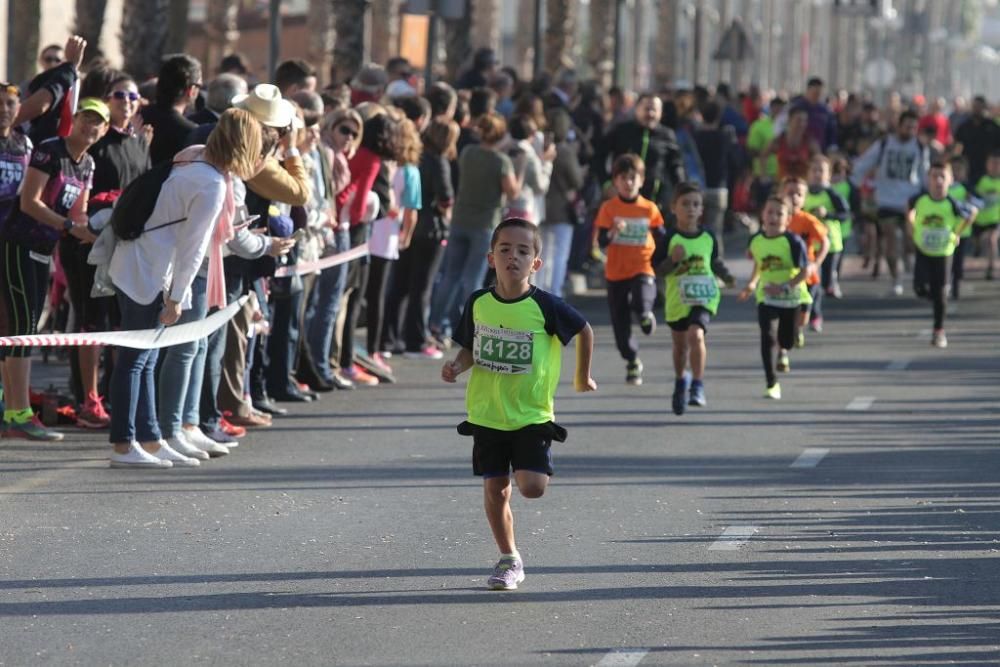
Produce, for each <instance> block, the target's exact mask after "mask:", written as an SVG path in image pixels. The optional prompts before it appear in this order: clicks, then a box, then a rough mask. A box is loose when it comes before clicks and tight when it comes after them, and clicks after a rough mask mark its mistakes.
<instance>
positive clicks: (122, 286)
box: [108, 109, 265, 468]
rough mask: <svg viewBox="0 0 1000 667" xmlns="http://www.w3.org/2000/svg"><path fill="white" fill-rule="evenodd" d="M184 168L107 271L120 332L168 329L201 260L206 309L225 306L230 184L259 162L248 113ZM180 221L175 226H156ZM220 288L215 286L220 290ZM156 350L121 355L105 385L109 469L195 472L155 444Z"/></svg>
mask: <svg viewBox="0 0 1000 667" xmlns="http://www.w3.org/2000/svg"><path fill="white" fill-rule="evenodd" d="M189 157H194V158H195V159H193V160H192V161H189V162H185V163H178V164H177V165H176V166H175V167H174V169H173V171H172V172H171V174H170V176H169V177H168V178H167V180H166V181H165V182H164V184H163V188H162V189H161V190H160V195H159V198H158V199H157V201H156V207H155V208H154V209H153V214H152V216H150V218H149V220H148V221H147V222H146V226H145V229H146V230H147V231H145V232H144V233H143V234H142V235H141V236H139V238H137V239H135V240H134V241H119V242H118V244H117V245H116V246H115V250H114V254H113V255H112V257H111V263H110V266H109V269H108V273H109V276H110V278H111V280H112V282H113V283H114V285H115V288H116V290H117V293H118V301H119V305H120V307H121V314H122V328H123V329H125V330H134V329H152V328H155V327H156V326H157V324H162V325H164V326H170V325H172V324H174V323H175V322H177V320H178V319H179V318H180V315H181V310H182V309H184V308H186V307H190V304H191V285H192V283H193V282H194V280H195V277H196V276H197V274H198V270H199V268H200V267H201V264H202V260H203V259H204V258H205V256H206V254H207V255H208V256H209V275H208V279H207V281H206V282H207V285H206V290H207V294H208V300H209V305H214V302H216V301H218V299H219V298H220V297H221V299H222V300H223V303H222V305H225V303H224V300H225V284H224V282H225V278H224V277H223V275H222V263H221V259H222V246H223V245H224V244H225V243H226V242H227V241H229V240H230V239H231V238H232V236H233V216H234V215H235V201H234V199H233V185H232V179H233V178H234V177H235V178H241V179H244V180H246V179H248V178H251V177H252V176H253V175H254V174H256V173H257V172H258V171H259V170H260V168H261V166H262V164H263V161H264V157H265V156H264V154H263V151H262V140H261V128H260V124H259V122H258V121H257V120H256V119H254V117H253V116H252V115H250V113H249V112H247V111H243V110H240V109H230V110H228V111H226V112H225V113H224V114H223V115H222V116H221V117H220V118H219V123H218V125H217V126H216V128H215V129H214V130H213V131H212V134H211V135H209V138H208V141H207V143H206V145H205V148H204V150H203V151H201V152H200V154H199V155H197V156H189ZM172 221H180V222H178V223H176V224H164V223H167V222H172ZM220 281H221V283H220ZM157 356H158V355H157V350H134V349H131V348H121V349H120V350H119V355H118V362H117V363H116V364H115V369H114V373H113V375H112V379H111V397H112V404H113V406H114V410H113V411H112V415H111V437H110V439H111V443H112V447H113V452H112V454H111V466H112V467H116V468H117V467H153V468H169V467H171V466H172V465H173V464H174V463H177V464H181V465H197V459H191V458H189V457H187V456H185V455H183V454H180V453H178V452H176V451H174V450H173V449H172V448H171V447H170V446H169V445H168V444H167V443H166V441H165V440H163V438H162V434H161V431H160V427H159V425H158V424H157V418H156V387H155V384H154V382H155V380H154V377H153V371H154V369H155V367H156V359H157Z"/></svg>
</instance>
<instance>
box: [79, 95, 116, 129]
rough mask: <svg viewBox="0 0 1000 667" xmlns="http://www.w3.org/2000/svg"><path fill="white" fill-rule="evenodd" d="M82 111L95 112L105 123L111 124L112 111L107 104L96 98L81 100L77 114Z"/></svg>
mask: <svg viewBox="0 0 1000 667" xmlns="http://www.w3.org/2000/svg"><path fill="white" fill-rule="evenodd" d="M81 111H93V112H94V113H96V114H97V115H98V116H100V117H101V118H103V119H104V122H105V123H110V122H111V110H110V109H108V105H107V104H105V103H104V102H103V101H101V100H99V99H97V98H96V97H85V98H83V99H82V100H80V103H79V104H77V105H76V112H77V113H80V112H81Z"/></svg>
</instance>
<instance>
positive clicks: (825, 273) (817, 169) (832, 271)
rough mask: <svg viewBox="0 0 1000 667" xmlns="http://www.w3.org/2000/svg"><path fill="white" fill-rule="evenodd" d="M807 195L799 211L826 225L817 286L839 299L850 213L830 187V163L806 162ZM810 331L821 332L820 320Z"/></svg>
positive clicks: (822, 158) (819, 159)
mask: <svg viewBox="0 0 1000 667" xmlns="http://www.w3.org/2000/svg"><path fill="white" fill-rule="evenodd" d="M807 181H808V182H809V191H808V192H807V193H806V201H805V204H803V206H802V208H803V209H805V211H806V212H807V213H812V214H813V215H814V216H816V217H817V218H819V219H820V221H821V222H822V223H823V224H824V225H826V231H827V238H828V239H830V251H829V252H827V254H826V257H825V258H824V259H823V263H822V265H821V266H820V285H821V286H822V289H823V292H824V293H825V294H828V295H830V296H833V297H835V298H840V296H839V295H840V294H841V291H840V270H839V267H840V258H841V256H842V255H843V252H844V227H843V225H844V221H845V220H847V221H849V220H850V218H851V211H850V209H849V207H848V205H847V202H846V201H845V200H844V198H843V197H841V196H840V194H839V193H838V192H837V191H836V190H835V189H834V188H833V185H832V184H831V183H830V159H829V158H828V157H826V156H825V155H815V156H813V158H812V160H810V162H809V173H808V177H807ZM811 324H812V328H813V331H816V332H819V331H821V330H822V328H823V318H822V317H815V318H813V320H812V322H811Z"/></svg>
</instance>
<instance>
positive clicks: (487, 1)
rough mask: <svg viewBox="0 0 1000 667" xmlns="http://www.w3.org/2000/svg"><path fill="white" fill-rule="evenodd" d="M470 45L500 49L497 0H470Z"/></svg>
mask: <svg viewBox="0 0 1000 667" xmlns="http://www.w3.org/2000/svg"><path fill="white" fill-rule="evenodd" d="M470 4H471V7H470V8H469V11H470V12H471V19H472V46H473V47H474V48H484V47H485V48H490V49H493V50H494V51H497V52H499V50H500V27H501V18H500V2H499V0H472V2H471V3H470Z"/></svg>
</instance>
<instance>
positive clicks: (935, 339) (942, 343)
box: [931, 329, 948, 348]
mask: <svg viewBox="0 0 1000 667" xmlns="http://www.w3.org/2000/svg"><path fill="white" fill-rule="evenodd" d="M931 345H933V346H934V347H939V348H945V347H948V337H947V336H945V335H944V329H940V330H938V331H935V332H934V334H933V335H932V336H931Z"/></svg>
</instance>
